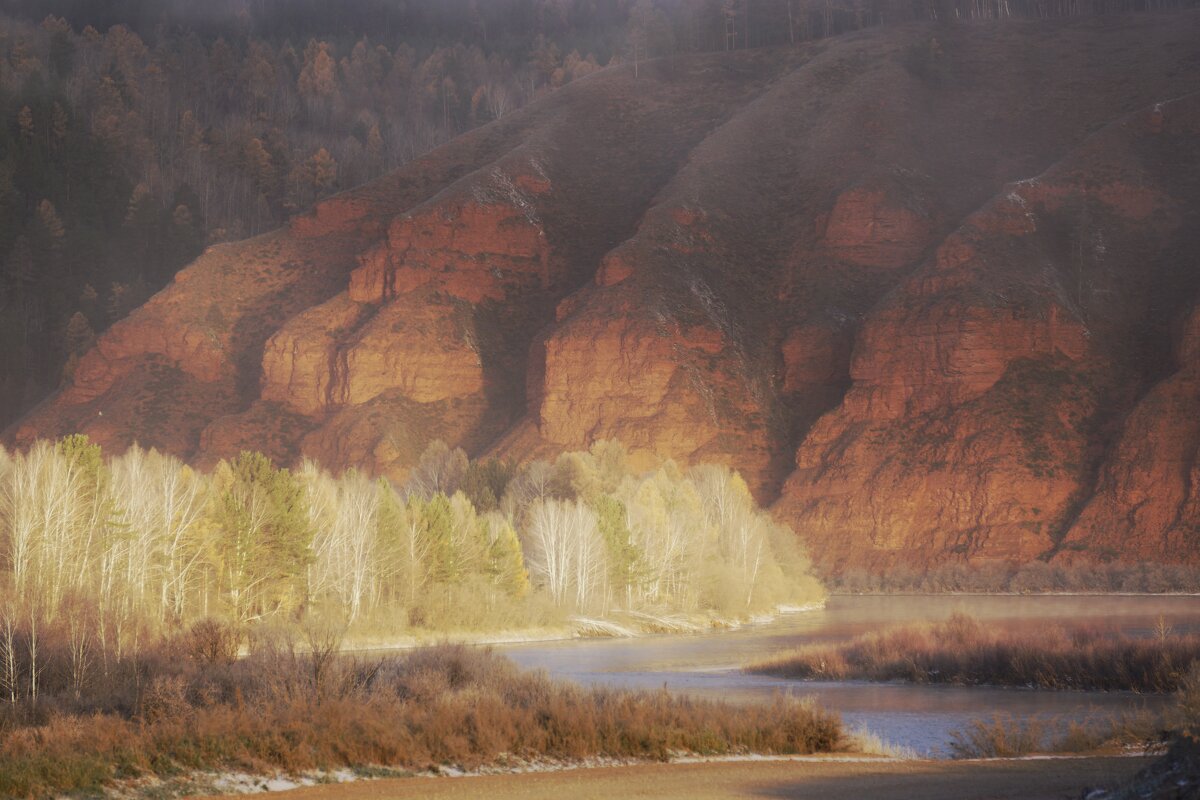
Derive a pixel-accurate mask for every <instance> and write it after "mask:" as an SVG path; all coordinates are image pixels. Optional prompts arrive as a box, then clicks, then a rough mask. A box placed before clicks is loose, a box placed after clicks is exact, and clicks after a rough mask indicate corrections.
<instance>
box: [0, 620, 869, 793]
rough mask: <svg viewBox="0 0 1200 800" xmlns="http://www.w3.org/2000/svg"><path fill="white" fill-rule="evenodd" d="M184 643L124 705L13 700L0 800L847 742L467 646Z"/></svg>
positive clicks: (771, 714)
mask: <svg viewBox="0 0 1200 800" xmlns="http://www.w3.org/2000/svg"><path fill="white" fill-rule="evenodd" d="M206 633H207V634H209V635H211V631H208V632H206ZM192 652H193V654H192V655H191V656H187V657H183V658H166V657H158V658H153V659H151V658H146V659H143V660H142V662H141V667H140V668H139V669H138V670H136V674H137V675H138V676H139V677H138V681H139V686H138V688H137V689H136V690H135V692H134V693H135V694H136V701H135V702H134V704H133V705H132V707H130V708H128V709H126V707H125V706H126V697H127V695H124V694H123V695H121V697H120V698H116V699H114V701H113V702H111V703H106V701H105V698H103V697H91V698H90V699H88V700H87V701H86V702H85V703H81V704H80V705H74V706H73V705H72V704H71V703H69V702H67V701H66V700H62V699H55V698H45V699H43V700H42V701H39V704H38V705H37V706H35V707H26V708H24V709H19V708H18V709H9V712H8V713H7V714H6V715H5V716H4V717H3V721H2V723H0V796H15V797H46V796H59V795H62V794H67V793H78V792H94V791H96V790H98V789H99V788H100V787H103V786H104V785H106V784H110V783H111V782H113V781H114V780H117V779H121V778H126V777H134V776H142V775H157V776H162V777H167V776H172V775H178V774H180V773H185V772H187V771H190V770H201V769H203V770H226V769H229V770H241V771H248V772H253V773H263V772H272V771H276V770H283V771H292V772H295V771H304V770H316V769H337V768H343V767H366V766H386V767H392V768H403V769H417V770H420V769H427V768H431V767H434V766H438V765H455V766H458V767H462V768H468V769H469V768H474V767H479V766H482V765H487V764H495V763H503V762H504V761H506V760H508V759H510V758H515V759H528V758H552V759H561V760H573V759H583V758H587V757H592V756H608V757H622V758H640V759H665V758H668V757H669V756H670V755H672V754H674V753H696V754H727V753H748V752H754V753H812V752H819V751H830V750H834V749H838V748H841V747H844V746H845V745H846V742H847V740H846V738H845V737H844V735H843V733H842V730H841V725H840V722H839V720H838V719H837V717H836V716H834V715H831V714H827V713H824V712H821V711H819V710H816V709H814V708H812V707H811V706H809V705H806V704H803V703H798V702H787V701H783V702H777V703H773V704H770V705H765V706H758V707H734V706H729V705H724V704H721V703H715V702H707V701H697V700H689V699H684V698H678V697H672V696H671V695H669V694H667V693H666V692H665V691H663V692H636V693H635V692H620V691H609V690H588V689H583V688H580V687H578V686H574V685H569V684H563V683H556V682H554V681H551V680H550V679H549V678H547V677H546V676H545V675H544V674H541V673H527V672H521V671H519V670H518V669H517V668H516V667H515V666H514V665H513V664H512V663H511V662H509V661H508V660H506V659H504V658H502V657H500V656H498V655H496V654H494V653H492V652H491V651H489V650H480V649H472V648H466V647H462V646H450V645H443V646H438V647H434V648H429V649H425V650H418V651H413V652H411V653H408V654H405V655H402V656H398V657H394V658H387V659H383V660H379V659H354V658H347V657H337V658H332V659H322V658H320V657H319V653H318V657H317V658H314V657H313V655H312V654H311V653H308V652H300V648H299V647H297V646H296V645H294V644H293V643H292V642H291V641H290V640H287V639H279V638H270V637H268V638H266V639H264V640H262V641H260V642H259V643H258V644H257V646H256V650H255V652H254V653H252V654H251V656H250V657H248V658H246V659H243V660H240V661H230V660H229V659H228V658H227V657H226V655H227V651H225V650H222V649H221V648H216V649H214V650H208V651H204V650H203V649H201V650H200V651H195V650H193V651H192ZM198 654H199V655H198ZM89 704H90V705H91V707H92V710H91V711H88V710H87V709H86V708H85V707H84V706H85V705H89Z"/></svg>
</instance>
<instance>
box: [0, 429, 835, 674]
mask: <svg viewBox="0 0 1200 800" xmlns="http://www.w3.org/2000/svg"><path fill="white" fill-rule="evenodd" d="M820 596H822V589H821V587H820V585H819V583H818V582H817V581H816V580H815V579H814V578H813V577H812V576H811V574H810V572H809V561H808V558H807V556H806V555H805V553H804V550H803V548H802V547H801V546H800V544H799V543H798V540H797V538H796V536H795V534H794V533H793V532H792V531H791V530H790V529H788V528H786V527H784V526H782V525H780V524H778V523H776V522H775V521H774V520H772V519H771V517H770V516H769V515H768V514H767V513H766V512H764V511H762V510H761V509H759V508H757V507H756V506H755V504H754V501H753V500H752V498H751V496H750V493H749V491H748V489H747V488H746V484H745V482H744V481H743V480H742V479H741V477H740V476H738V475H737V474H736V473H734V472H731V471H730V470H729V469H728V468H725V467H718V466H711V465H710V466H701V467H696V468H693V469H690V470H686V471H684V470H680V469H679V468H677V467H675V466H674V465H673V464H670V463H668V464H666V465H664V466H662V467H661V468H659V469H657V470H655V471H653V472H650V473H646V474H636V473H634V472H633V471H631V470H630V469H629V466H628V464H627V462H626V458H625V451H624V449H623V448H622V447H621V446H620V445H619V444H616V443H610V442H601V443H598V444H596V445H595V446H594V447H593V448H592V449H591V450H589V451H586V452H576V453H567V454H564V455H563V456H561V457H560V458H558V459H557V460H556V461H554V462H553V463H550V462H543V461H537V462H533V463H531V464H529V465H526V466H524V467H519V468H518V467H514V466H513V465H511V464H508V463H506V462H500V461H495V460H488V461H474V462H471V461H469V460H468V459H467V457H466V455H465V454H464V453H463V451H461V450H451V449H450V448H448V447H446V446H445V445H443V444H441V443H440V442H435V443H434V444H433V445H431V446H430V448H429V450H428V451H427V452H426V453H425V455H424V456H423V457H422V459H421V462H420V463H419V464H418V465H417V467H416V468H415V469H414V470H413V473H412V476H411V478H410V479H409V481H408V482H407V483H406V484H405V485H404V486H401V487H399V488H397V487H394V486H392V485H391V484H390V483H389V482H387V481H386V480H372V479H370V478H368V477H367V476H365V475H363V474H361V473H358V472H355V471H353V470H351V471H348V472H346V473H344V474H342V475H340V476H336V477H335V476H333V475H330V474H329V473H328V472H325V471H324V470H322V469H320V468H319V467H318V466H317V465H315V464H313V463H312V462H305V463H303V464H302V465H300V466H299V467H298V468H297V469H295V470H288V469H283V468H279V467H277V466H276V465H274V464H272V463H271V461H270V460H269V459H268V458H266V457H265V456H263V455H261V454H258V453H252V452H244V453H242V454H241V455H239V456H238V457H237V458H234V459H231V460H228V461H222V462H220V463H219V464H218V465H217V466H216V467H215V468H214V469H213V470H212V471H211V472H208V473H204V472H200V471H197V470H194V469H192V468H191V467H188V466H187V465H185V464H183V463H182V462H180V461H178V460H177V459H175V458H173V457H171V456H168V455H164V454H162V453H159V452H156V451H154V450H148V451H147V450H143V449H141V448H139V447H133V448H131V449H129V450H128V451H127V452H125V453H124V454H122V455H120V456H116V457H111V458H107V459H106V458H104V457H103V455H102V454H101V452H100V449H99V448H98V447H97V446H96V445H93V444H91V443H90V442H89V441H88V440H87V438H86V437H84V436H69V437H66V438H64V439H62V440H60V441H57V442H50V441H40V442H38V443H37V444H35V445H34V446H33V447H31V448H30V449H29V450H28V451H27V452H24V453H13V454H7V453H4V452H3V451H0V662H4V659H5V658H8V659H10V661H12V663H16V662H15V660H14V659H15V656H14V652H15V650H21V651H22V652H24V651H25V650H28V648H29V647H30V646H32V647H34V648H35V649H36V642H37V632H38V630H39V626H41V627H45V626H58V627H60V628H67V629H69V631H67V634H66V638H67V639H70V640H71V641H75V642H76V643H77V646H78V647H79V648H80V651H81V653H85V654H90V656H89V659H90V662H91V663H97V662H98V661H103V662H105V663H108V662H109V661H110V660H111V661H120V660H121V659H123V658H124V657H125V656H126V655H127V654H129V653H131V652H136V650H137V648H138V647H139V646H140V645H139V643H140V642H143V641H145V640H146V638H147V637H148V636H150V635H151V634H153V633H154V632H156V631H158V632H161V631H166V630H178V629H180V628H182V627H185V626H189V625H191V624H193V623H195V622H197V621H199V620H204V619H219V620H223V621H226V622H228V623H230V624H232V625H233V626H234V627H236V628H242V629H245V628H246V627H247V626H253V625H257V624H262V623H267V622H271V621H276V622H296V621H301V620H304V619H307V618H311V617H313V616H314V615H317V616H319V617H321V618H322V619H329V618H335V619H337V620H339V624H344V625H347V626H350V627H351V628H352V629H356V630H361V631H387V632H389V633H394V632H396V631H403V630H411V629H424V630H453V629H477V630H500V629H513V628H521V627H536V626H544V625H548V624H561V623H563V622H564V621H565V617H566V615H568V614H579V615H587V616H591V617H605V616H610V615H613V614H617V613H635V614H636V613H650V614H660V615H661V614H671V613H699V614H712V615H720V616H722V617H729V618H741V617H746V616H748V615H751V614H755V613H761V612H765V611H769V610H771V609H773V608H775V607H777V606H779V605H781V604H795V603H804V602H809V601H812V600H814V599H817V598H819V597H820ZM18 630H21V631H24V632H25V633H24V634H23V635H24V637H25V638H24V639H23V640H22V641H23V642H24V645H23V647H22V648H18V647H17V645H16V644H15V643H14V642H15V641H16V639H15V633H14V632H15V631H18ZM5 631H8V634H7V638H6V634H5ZM30 632H32V633H30ZM60 633H61V631H60ZM31 637H32V638H31ZM30 641H32V645H31V644H30ZM6 642H7V644H6ZM3 672H4V669H3V663H0V674H2V673H3ZM0 677H2V675H0ZM6 680H8V682H9V683H12V682H13V681H15V680H17V679H16V677H14V676H12V675H10V676H8V678H7V679H6ZM34 680H35V684H36V677H35V678H34ZM5 685H7V684H5ZM0 688H3V687H0ZM9 688H10V689H11V688H12V687H9ZM21 690H22V691H26V692H28V691H34V692H36V685H34V687H33V688H32V690H31V689H30V687H29V676H28V675H26V677H25V678H24V679H23V680H22V681H21ZM13 691H16V689H13Z"/></svg>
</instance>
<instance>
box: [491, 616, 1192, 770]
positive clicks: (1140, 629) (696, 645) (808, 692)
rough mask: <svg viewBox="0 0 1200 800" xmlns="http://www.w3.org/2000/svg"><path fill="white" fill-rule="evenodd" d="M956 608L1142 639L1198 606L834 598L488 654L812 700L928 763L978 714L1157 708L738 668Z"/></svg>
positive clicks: (1111, 697)
mask: <svg viewBox="0 0 1200 800" xmlns="http://www.w3.org/2000/svg"><path fill="white" fill-rule="evenodd" d="M955 611H964V612H966V613H969V614H971V615H973V616H975V617H977V618H978V619H980V620H983V621H985V622H986V623H988V624H995V625H1013V626H1032V625H1039V626H1040V625H1054V624H1066V625H1072V626H1074V625H1087V624H1095V625H1101V626H1104V627H1113V626H1115V627H1117V628H1119V629H1121V630H1124V631H1127V632H1130V633H1133V634H1137V635H1153V633H1154V631H1155V629H1156V626H1157V625H1158V624H1159V620H1160V618H1161V619H1162V620H1163V622H1164V623H1165V624H1167V625H1170V626H1171V628H1172V630H1175V631H1179V632H1185V631H1186V632H1195V631H1200V597H1149V596H1136V597H1121V596H1101V597H1082V596H1065V597H1047V596H1034V597H1012V596H899V597H897V596H889V597H833V598H830V600H829V603H828V606H827V608H825V609H824V610H822V611H812V612H805V613H801V614H793V615H788V616H785V617H781V618H780V619H778V620H777V621H775V622H772V623H769V624H764V625H759V626H754V627H747V628H743V629H740V630H734V631H724V632H720V633H711V634H697V635H663V636H646V637H641V638H637V639H577V640H571V641H563V642H547V643H538V644H523V645H505V646H502V647H499V648H498V649H499V650H500V651H501V652H503V653H504V654H505V655H507V656H508V657H509V658H511V659H512V660H513V661H515V662H516V663H517V664H519V665H520V666H522V667H526V668H530V669H543V670H545V671H546V672H548V673H549V674H550V675H552V676H554V677H556V678H564V679H567V680H573V681H576V682H578V683H582V684H588V685H604V686H618V687H625V688H637V689H658V688H661V687H663V686H666V687H667V689H669V690H671V691H673V692H680V693H685V694H689V695H694V696H700V697H716V698H722V699H726V700H730V701H735V702H754V701H768V700H770V699H771V698H772V697H775V696H776V695H777V694H780V693H782V694H787V695H794V696H798V697H812V698H814V699H815V700H816V701H817V702H819V703H820V704H821V705H822V706H824V707H826V708H829V709H833V710H836V711H838V712H840V713H841V715H842V718H843V720H845V721H846V722H847V723H848V724H849V725H850V726H851V727H858V726H861V727H865V728H867V729H869V730H871V731H873V732H874V733H876V734H878V735H879V736H881V737H882V738H884V739H885V740H887V741H889V742H892V743H895V744H900V745H904V746H907V747H910V748H913V749H914V750H916V751H918V752H920V753H923V754H927V755H946V753H947V750H946V745H947V743H948V742H949V741H950V738H951V732H952V731H954V730H955V729H959V728H962V727H964V726H965V725H967V724H968V723H969V722H970V721H971V720H973V719H978V718H981V717H984V718H990V717H991V716H993V715H995V714H1003V715H1012V716H1014V717H1019V718H1029V717H1034V716H1040V717H1043V718H1047V719H1048V718H1051V717H1053V718H1057V719H1060V720H1081V721H1083V720H1087V719H1103V718H1104V717H1107V716H1108V715H1111V714H1113V713H1120V712H1122V711H1126V710H1136V709H1139V708H1158V707H1162V706H1163V705H1164V704H1165V703H1166V702H1168V701H1167V700H1166V699H1165V698H1161V697H1153V696H1139V695H1136V694H1132V693H1123V692H1119V693H1105V692H1050V691H1039V690H1031V689H1000V688H980V687H972V688H967V687H955V686H909V685H904V684H890V683H889V684H871V683H861V682H854V681H845V682H826V681H794V680H785V679H779V678H769V677H765V676H757V675H744V674H742V673H741V672H740V670H739V667H740V665H742V664H744V663H746V662H748V661H752V660H754V659H757V658H761V657H763V656H768V655H771V654H774V653H777V652H779V651H780V650H781V649H786V648H789V647H794V646H796V645H798V644H803V643H806V642H832V641H839V640H845V639H849V638H852V637H854V636H858V635H860V634H862V633H865V632H867V631H871V630H878V629H881V628H885V627H888V626H890V625H895V624H898V623H904V622H914V621H920V620H938V619H945V618H946V617H948V616H949V615H950V614H952V613H954V612H955Z"/></svg>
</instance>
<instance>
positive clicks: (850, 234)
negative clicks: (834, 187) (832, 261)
mask: <svg viewBox="0 0 1200 800" xmlns="http://www.w3.org/2000/svg"><path fill="white" fill-rule="evenodd" d="M905 194H907V195H908V196H907V197H905V196H901V194H900V192H899V191H897V190H896V189H894V188H892V187H887V186H856V187H854V188H853V189H848V190H846V191H845V192H842V194H841V195H839V196H838V199H837V202H836V203H835V204H834V206H833V210H832V211H831V212H830V214H829V222H828V223H827V224H826V226H825V238H824V243H825V246H826V247H827V248H829V251H830V252H831V253H832V254H833V256H834V257H835V258H837V259H840V260H842V261H848V262H850V263H852V264H857V265H859V266H863V267H882V268H885V269H896V268H899V267H906V266H909V265H911V264H912V263H913V262H914V261H916V260H917V258H918V257H919V256H920V255H921V253H922V251H923V250H924V249H925V248H926V247H928V246H929V243H930V239H931V238H932V234H933V227H934V220H933V219H932V214H931V212H930V210H929V208H928V207H927V204H926V203H925V202H924V201H923V200H922V199H921V198H920V197H919V196H917V195H916V194H915V192H913V191H911V190H910V191H909V192H906V193H905Z"/></svg>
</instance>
